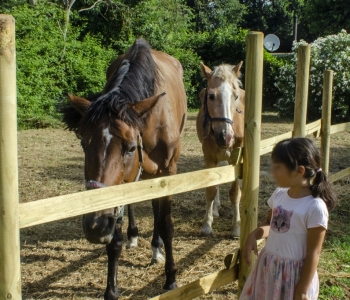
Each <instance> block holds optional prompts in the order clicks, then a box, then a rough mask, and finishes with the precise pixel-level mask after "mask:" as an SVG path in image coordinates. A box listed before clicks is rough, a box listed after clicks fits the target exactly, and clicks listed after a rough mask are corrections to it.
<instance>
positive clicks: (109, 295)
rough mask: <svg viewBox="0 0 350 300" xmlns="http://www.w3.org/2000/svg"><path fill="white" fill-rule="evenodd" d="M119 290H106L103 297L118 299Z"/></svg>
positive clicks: (110, 299)
mask: <svg viewBox="0 0 350 300" xmlns="http://www.w3.org/2000/svg"><path fill="white" fill-rule="evenodd" d="M118 298H119V292H118V289H116V290H115V291H114V292H113V291H112V290H108V291H106V292H105V294H104V297H103V299H104V300H118Z"/></svg>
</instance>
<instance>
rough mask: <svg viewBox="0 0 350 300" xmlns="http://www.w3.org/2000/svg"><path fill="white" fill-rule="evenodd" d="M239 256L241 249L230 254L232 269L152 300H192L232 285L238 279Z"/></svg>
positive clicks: (193, 282)
mask: <svg viewBox="0 0 350 300" xmlns="http://www.w3.org/2000/svg"><path fill="white" fill-rule="evenodd" d="M238 254H239V248H236V249H234V251H233V252H232V254H230V255H232V261H231V262H230V268H226V269H223V270H220V271H217V272H215V273H211V274H209V275H207V276H204V277H202V278H199V279H197V280H195V281H192V282H190V283H188V284H185V285H183V286H181V287H179V288H177V289H175V290H172V291H169V292H166V293H164V294H161V295H159V296H156V297H154V298H151V299H150V300H173V299H181V300H191V299H194V298H197V297H200V296H202V295H205V294H208V293H210V292H211V291H214V290H216V289H218V288H220V287H222V286H224V285H227V284H229V283H232V282H233V281H235V280H236V279H237V278H238V270H239V266H238V264H237V262H238Z"/></svg>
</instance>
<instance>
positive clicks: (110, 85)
mask: <svg viewBox="0 0 350 300" xmlns="http://www.w3.org/2000/svg"><path fill="white" fill-rule="evenodd" d="M158 81H159V74H158V68H157V65H156V63H155V61H154V60H153V57H152V54H151V47H150V46H149V44H148V43H147V42H146V41H145V40H144V39H138V40H136V41H135V43H134V44H133V45H132V46H131V47H130V48H129V50H128V51H127V52H126V53H125V55H124V58H123V61H122V62H121V64H120V66H119V68H118V69H117V70H116V71H115V72H114V74H113V76H112V77H111V78H110V80H109V81H108V82H107V84H106V86H105V88H104V91H103V92H102V94H99V95H98V97H97V99H94V98H96V97H92V99H89V100H91V104H90V105H89V106H88V108H87V110H86V113H85V114H84V116H83V117H82V118H81V120H78V121H77V119H76V117H77V115H76V114H74V113H73V112H72V111H71V109H67V108H66V109H63V110H62V112H63V121H64V122H65V123H66V124H67V126H68V129H70V130H73V131H75V132H76V133H77V134H79V135H81V134H83V132H84V131H86V130H89V128H91V126H94V124H96V122H97V121H98V120H99V119H100V118H101V117H102V116H103V115H104V114H106V113H108V114H109V115H111V114H114V115H115V116H116V117H117V118H118V119H121V120H122V121H124V122H126V123H127V124H129V125H133V126H138V127H141V126H142V125H143V120H142V119H140V118H139V116H138V115H137V114H136V113H135V112H134V111H133V110H132V109H131V108H129V106H130V105H133V104H135V103H137V102H140V101H141V100H143V99H145V98H149V97H151V96H153V95H154V92H155V87H156V86H157V84H158ZM74 115H75V116H74ZM72 118H74V119H75V120H72Z"/></svg>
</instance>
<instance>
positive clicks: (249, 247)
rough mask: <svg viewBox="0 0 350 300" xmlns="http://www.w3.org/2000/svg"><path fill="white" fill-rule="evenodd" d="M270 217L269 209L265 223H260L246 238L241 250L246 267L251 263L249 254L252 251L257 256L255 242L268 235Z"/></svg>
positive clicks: (270, 211)
mask: <svg viewBox="0 0 350 300" xmlns="http://www.w3.org/2000/svg"><path fill="white" fill-rule="evenodd" d="M271 216H272V210H271V209H270V210H269V212H268V215H267V217H266V220H265V222H263V223H261V224H260V225H259V226H258V227H257V228H256V229H255V230H254V231H252V232H251V233H250V234H249V235H248V237H247V241H246V243H245V246H244V248H243V259H244V260H245V262H246V263H247V264H248V265H250V263H251V257H250V253H251V252H252V251H254V253H255V255H258V247H257V243H256V241H257V240H260V239H262V238H266V237H268V235H269V232H270V222H271Z"/></svg>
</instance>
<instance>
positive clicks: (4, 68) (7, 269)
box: [0, 14, 22, 300]
mask: <svg viewBox="0 0 350 300" xmlns="http://www.w3.org/2000/svg"><path fill="white" fill-rule="evenodd" d="M0 121H1V123H0V299H16V300H20V299H22V297H21V269H20V247H19V224H18V163H17V157H18V156H17V100H16V50H15V20H14V18H13V17H12V16H9V15H1V14H0Z"/></svg>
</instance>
